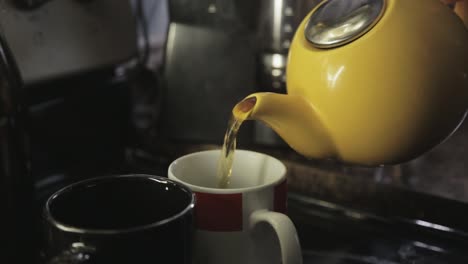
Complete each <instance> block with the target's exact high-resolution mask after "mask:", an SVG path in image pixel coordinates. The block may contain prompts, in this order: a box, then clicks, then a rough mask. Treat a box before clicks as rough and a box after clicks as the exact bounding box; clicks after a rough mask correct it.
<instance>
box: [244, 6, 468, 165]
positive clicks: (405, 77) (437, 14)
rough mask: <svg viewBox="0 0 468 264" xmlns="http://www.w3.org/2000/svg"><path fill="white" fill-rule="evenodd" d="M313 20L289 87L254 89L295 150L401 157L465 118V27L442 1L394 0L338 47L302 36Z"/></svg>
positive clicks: (265, 116) (293, 59)
mask: <svg viewBox="0 0 468 264" xmlns="http://www.w3.org/2000/svg"><path fill="white" fill-rule="evenodd" d="M314 12H315V10H312V12H311V14H313V13H314ZM309 16H310V14H309ZM308 19H309V17H306V18H305V19H304V21H303V22H302V24H301V25H300V27H299V29H298V30H297V32H296V35H295V37H294V39H293V42H292V46H291V50H290V54H289V61H288V72H287V85H288V86H287V89H288V95H274V94H271V95H270V94H257V95H255V96H257V104H256V106H255V108H254V109H253V110H252V116H251V118H252V119H258V120H262V121H265V122H266V123H268V124H269V125H270V126H272V127H273V129H275V131H276V132H278V134H279V135H280V136H281V137H282V138H283V139H285V141H286V142H288V143H289V145H290V146H291V147H292V148H293V149H295V150H296V151H297V152H299V153H301V154H303V155H305V156H307V157H312V158H326V157H332V158H337V159H340V160H343V161H345V162H348V163H358V164H364V165H380V164H391V163H401V162H405V161H408V160H411V159H413V158H415V157H417V156H419V155H421V154H423V153H425V152H426V151H428V150H430V149H431V148H432V147H434V146H436V145H437V144H439V143H440V142H442V141H443V140H444V139H445V138H447V137H448V136H449V135H450V134H451V133H452V132H453V131H454V130H455V129H456V128H457V126H458V125H459V124H460V122H461V121H462V120H463V118H464V116H465V114H466V109H467V105H468V34H467V30H466V28H465V27H464V25H463V23H462V21H461V20H460V19H459V18H458V17H457V16H456V15H455V14H454V13H453V12H452V10H450V9H449V8H448V7H446V6H444V5H443V4H442V3H440V2H439V1H438V0H412V1H397V0H389V1H387V5H386V9H385V10H384V13H383V15H382V17H381V19H380V20H379V22H378V23H377V24H376V25H375V26H374V27H373V28H372V29H370V30H369V31H368V32H367V33H366V34H364V35H363V36H361V37H360V38H358V39H356V40H354V41H353V42H351V43H348V44H346V45H343V46H340V47H337V48H332V49H319V48H316V47H314V46H313V45H312V44H311V43H310V42H309V41H308V40H307V39H306V37H305V34H304V28H305V25H306V23H307V21H308Z"/></svg>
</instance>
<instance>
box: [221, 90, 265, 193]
mask: <svg viewBox="0 0 468 264" xmlns="http://www.w3.org/2000/svg"><path fill="white" fill-rule="evenodd" d="M256 101H257V98H256V97H251V98H247V99H245V100H243V101H241V102H239V103H238V104H237V105H236V106H235V107H234V109H233V110H232V115H231V118H230V119H229V122H228V127H227V130H226V134H224V143H223V148H222V150H221V156H220V158H219V161H218V171H217V176H218V187H219V188H227V187H228V186H229V183H230V181H231V173H232V163H233V161H234V152H235V150H236V138H237V132H238V131H239V128H240V126H241V125H242V123H243V122H244V121H245V120H246V119H247V118H248V117H249V115H250V113H251V110H252V108H253V107H254V105H255V103H256Z"/></svg>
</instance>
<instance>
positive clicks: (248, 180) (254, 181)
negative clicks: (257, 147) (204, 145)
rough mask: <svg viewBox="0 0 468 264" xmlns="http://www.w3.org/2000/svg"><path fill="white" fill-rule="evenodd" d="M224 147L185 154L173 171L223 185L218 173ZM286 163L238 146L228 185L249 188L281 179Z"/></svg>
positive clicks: (194, 181)
mask: <svg viewBox="0 0 468 264" xmlns="http://www.w3.org/2000/svg"><path fill="white" fill-rule="evenodd" d="M220 153H221V150H210V151H203V152H199V153H194V154H189V155H186V156H184V157H181V158H180V159H179V160H177V161H176V162H174V163H173V164H172V165H171V166H170V167H169V173H170V174H172V175H173V176H174V178H176V179H178V180H180V181H182V182H184V183H185V184H189V185H195V186H199V187H204V188H216V189H218V188H219V182H218V179H219V178H218V177H217V168H218V161H219V158H220ZM285 173H286V167H285V166H284V164H282V163H281V161H279V160H277V159H276V158H273V157H271V156H267V155H264V154H261V153H256V152H253V151H248V150H236V154H235V157H234V162H233V167H232V175H231V179H230V183H229V185H228V186H227V188H226V189H238V188H249V187H256V186H261V185H267V184H271V183H273V182H276V181H279V180H281V177H282V176H283V175H284V174H285Z"/></svg>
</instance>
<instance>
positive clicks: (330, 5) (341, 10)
mask: <svg viewBox="0 0 468 264" xmlns="http://www.w3.org/2000/svg"><path fill="white" fill-rule="evenodd" d="M385 2H386V0H353V1H348V0H329V1H326V2H324V3H323V4H321V5H320V6H319V7H318V8H317V10H315V12H314V13H313V14H312V15H311V17H310V19H309V21H308V22H307V25H306V28H305V31H304V33H305V36H306V39H307V40H308V41H309V42H310V43H312V44H313V45H314V46H316V47H318V48H333V47H337V46H341V45H344V44H347V43H349V42H351V41H353V40H355V39H357V38H359V37H360V36H362V35H364V34H365V33H366V32H367V31H369V30H370V29H371V28H372V27H373V26H374V25H375V24H376V23H377V22H378V20H379V19H380V17H381V16H382V14H383V12H384V10H385Z"/></svg>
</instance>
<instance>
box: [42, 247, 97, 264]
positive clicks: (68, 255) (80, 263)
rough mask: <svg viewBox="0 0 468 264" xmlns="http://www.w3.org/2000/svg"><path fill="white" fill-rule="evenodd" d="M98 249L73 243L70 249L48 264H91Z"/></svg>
mask: <svg viewBox="0 0 468 264" xmlns="http://www.w3.org/2000/svg"><path fill="white" fill-rule="evenodd" d="M95 252H96V249H95V248H94V247H91V246H86V245H85V244H83V243H81V242H77V243H73V244H72V245H71V246H70V248H69V249H67V250H65V251H63V252H61V253H60V254H59V255H57V256H55V257H53V258H52V259H51V260H50V261H48V262H47V264H91V263H93V261H94V260H93V258H94V257H93V255H94V253H95Z"/></svg>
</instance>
